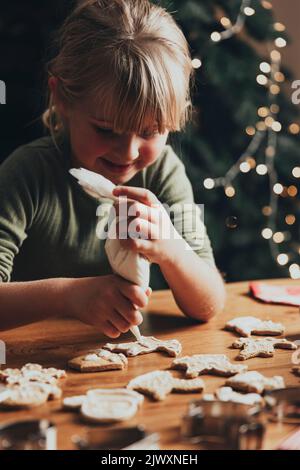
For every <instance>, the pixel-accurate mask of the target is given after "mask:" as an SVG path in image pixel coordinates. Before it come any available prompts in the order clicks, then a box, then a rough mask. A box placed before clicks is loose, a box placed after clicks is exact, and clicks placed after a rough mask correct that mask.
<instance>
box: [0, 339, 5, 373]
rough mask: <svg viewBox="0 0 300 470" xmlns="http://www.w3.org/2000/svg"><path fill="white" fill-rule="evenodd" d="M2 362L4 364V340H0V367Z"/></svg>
mask: <svg viewBox="0 0 300 470" xmlns="http://www.w3.org/2000/svg"><path fill="white" fill-rule="evenodd" d="M2 364H6V346H5V343H4V341H1V340H0V367H1V365H2Z"/></svg>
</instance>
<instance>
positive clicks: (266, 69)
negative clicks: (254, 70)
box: [259, 62, 271, 73]
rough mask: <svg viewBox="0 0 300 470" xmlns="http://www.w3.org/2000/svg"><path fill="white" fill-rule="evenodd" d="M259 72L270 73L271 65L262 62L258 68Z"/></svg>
mask: <svg viewBox="0 0 300 470" xmlns="http://www.w3.org/2000/svg"><path fill="white" fill-rule="evenodd" d="M259 68H260V70H261V71H262V72H263V73H270V72H271V65H270V64H268V62H262V63H261V64H260V66H259Z"/></svg>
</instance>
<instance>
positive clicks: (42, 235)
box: [0, 0, 225, 338]
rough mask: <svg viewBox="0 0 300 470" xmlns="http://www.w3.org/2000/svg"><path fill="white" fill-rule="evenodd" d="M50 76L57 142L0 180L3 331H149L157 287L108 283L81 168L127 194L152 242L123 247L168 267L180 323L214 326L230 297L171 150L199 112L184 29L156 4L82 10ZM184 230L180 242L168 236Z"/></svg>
mask: <svg viewBox="0 0 300 470" xmlns="http://www.w3.org/2000/svg"><path fill="white" fill-rule="evenodd" d="M48 73H49V89H50V102H49V109H48V110H47V112H46V113H45V115H44V122H45V123H46V124H47V126H48V128H49V129H50V133H51V136H49V137H43V138H41V139H39V140H36V141H34V142H32V143H30V144H27V145H24V146H22V147H20V148H18V149H17V150H16V151H15V152H14V153H13V154H12V155H11V156H10V157H9V158H8V159H7V160H6V161H5V162H4V164H3V165H2V166H1V168H0V279H1V281H2V282H1V284H0V328H1V329H6V328H12V327H15V326H18V325H21V324H26V323H29V322H33V321H37V320H41V319H44V318H46V317H50V316H54V315H56V316H60V315H66V314H68V315H72V316H74V317H76V318H79V319H80V320H82V321H84V322H86V323H89V324H92V325H95V326H96V327H97V328H98V329H99V330H100V331H102V332H104V333H105V334H106V335H107V336H110V337H112V338H117V337H118V336H119V335H120V334H121V333H123V332H127V331H128V330H129V328H130V327H132V326H134V325H139V324H140V323H141V322H142V317H141V315H140V313H139V312H138V308H144V307H146V305H147V302H148V300H149V295H150V293H151V289H149V290H148V291H147V292H146V293H145V292H144V291H143V290H142V289H141V288H140V287H138V286H136V285H134V284H132V283H130V282H127V281H125V280H124V279H122V278H121V277H119V276H117V275H115V274H113V273H112V271H111V269H110V266H109V263H108V260H107V257H106V255H105V250H104V241H103V240H99V239H98V238H97V236H96V225H97V219H96V211H97V207H98V206H99V201H97V200H95V199H93V198H92V197H91V196H89V195H88V194H86V193H85V192H84V191H83V189H82V188H81V187H80V186H79V185H78V184H77V182H76V181H75V180H74V179H73V178H72V176H71V175H70V174H69V169H70V168H72V167H83V168H86V169H88V170H91V171H94V172H96V173H99V174H101V175H103V176H105V177H106V178H108V179H109V180H111V181H112V182H113V183H115V184H116V185H118V188H117V189H116V190H115V195H116V196H127V198H129V200H130V201H131V202H132V204H134V205H135V209H136V212H135V214H136V217H135V219H137V220H136V222H137V224H138V228H139V230H140V232H141V234H143V235H144V234H149V233H151V234H152V236H151V237H148V239H147V237H144V238H143V237H142V239H132V238H130V237H128V238H127V239H124V240H122V244H123V245H124V246H125V247H127V248H128V249H130V250H135V251H136V252H138V253H140V254H143V255H145V256H146V257H147V258H148V259H149V260H150V262H152V263H157V264H158V265H159V267H160V269H161V272H162V273H163V275H164V277H165V279H166V281H167V283H168V285H169V286H170V289H171V290H172V292H173V295H174V298H175V300H176V302H177V304H178V306H179V307H180V308H181V310H182V311H183V313H185V314H186V315H189V316H190V317H193V318H195V319H198V320H201V321H207V320H208V319H209V318H210V317H212V316H213V315H214V314H215V313H216V312H218V311H220V310H221V309H222V308H223V305H224V297H225V295H224V286H223V282H222V279H221V276H220V274H219V273H218V271H217V269H216V266H215V263H214V258H213V254H212V250H211V246H210V242H209V239H208V237H207V234H206V230H205V227H204V226H203V223H202V221H201V218H200V211H199V210H197V209H198V207H197V206H196V205H195V203H194V200H193V192H192V188H191V184H190V182H189V180H188V178H187V176H186V173H185V168H184V165H183V164H182V162H181V161H180V160H179V158H178V157H177V156H176V155H175V153H174V152H173V150H172V148H171V147H170V146H168V145H167V139H168V135H169V133H170V132H172V131H179V130H181V129H183V127H184V125H185V124H186V122H187V121H188V119H189V116H190V111H191V104H190V95H189V87H190V79H191V75H192V64H191V57H190V54H189V49H188V45H187V42H186V40H185V38H184V36H183V34H182V32H181V30H180V29H179V27H178V26H177V25H176V23H175V21H174V20H173V18H172V17H171V16H170V15H169V14H168V13H167V12H166V11H165V10H164V9H162V8H161V7H158V6H155V5H153V4H151V3H150V2H149V1H148V0H98V1H96V0H84V1H81V2H80V3H79V5H78V6H77V7H76V8H75V10H74V11H73V12H72V13H71V15H70V16H69V17H68V18H67V19H66V21H65V22H64V24H63V26H62V28H61V32H60V36H59V41H58V54H57V56H56V57H55V58H54V59H53V60H52V61H51V62H50V63H49V64H48ZM119 200H120V202H121V201H122V200H124V198H123V199H122V198H120V199H119ZM162 204H167V205H168V206H169V207H174V208H175V209H174V211H173V213H172V215H170V216H169V215H168V213H167V212H166V211H162V209H161V207H162ZM116 206H118V204H117V205H116ZM181 206H184V207H185V210H184V211H182V210H181V209H180V207H181ZM195 214H196V217H195ZM131 219H132V218H131ZM128 220H130V218H129V219H128ZM178 222H180V223H178ZM182 222H183V223H182ZM195 222H196V223H195ZM180 224H181V233H180V234H179V235H180V236H179V237H177V238H176V237H173V236H172V237H170V238H169V239H168V238H166V237H164V236H162V234H163V233H165V231H166V229H169V233H171V234H173V235H174V234H175V233H176V234H177V235H178V233H179V232H177V230H176V227H177V226H179V225H180ZM175 238H176V239H175ZM187 248H190V249H187Z"/></svg>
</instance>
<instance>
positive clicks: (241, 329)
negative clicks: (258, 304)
mask: <svg viewBox="0 0 300 470" xmlns="http://www.w3.org/2000/svg"><path fill="white" fill-rule="evenodd" d="M225 329H226V330H229V331H235V332H236V333H238V334H240V335H241V336H244V337H248V336H251V334H252V335H261V336H266V335H269V336H277V335H282V334H283V333H284V330H285V328H284V326H283V325H282V324H281V323H274V322H272V321H271V320H260V318H256V317H250V316H248V317H237V318H233V319H232V320H230V321H228V322H227V323H226V325H225Z"/></svg>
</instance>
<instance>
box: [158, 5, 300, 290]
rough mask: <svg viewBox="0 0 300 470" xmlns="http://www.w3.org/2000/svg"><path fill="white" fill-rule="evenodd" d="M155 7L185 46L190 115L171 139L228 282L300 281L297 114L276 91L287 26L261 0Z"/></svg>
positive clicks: (284, 74) (282, 79)
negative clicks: (168, 16)
mask: <svg viewBox="0 0 300 470" xmlns="http://www.w3.org/2000/svg"><path fill="white" fill-rule="evenodd" d="M156 3H159V4H160V5H161V6H163V7H165V8H166V9H167V10H168V11H170V12H173V14H174V16H175V18H176V20H177V22H178V23H179V25H180V26H181V27H182V29H183V31H184V33H185V35H186V37H187V39H188V41H189V44H190V47H191V52H192V56H193V64H194V68H195V75H196V85H195V87H194V96H193V103H194V107H195V113H194V119H193V123H192V124H191V125H190V126H189V127H188V128H187V131H186V133H185V134H182V135H180V136H176V139H175V142H174V144H175V146H176V143H177V151H178V150H179V154H180V156H181V157H182V158H183V160H184V163H185V165H186V168H187V173H188V175H189V177H190V179H191V180H192V183H193V187H194V192H195V198H196V202H197V203H204V204H205V222H206V225H207V228H208V232H209V235H210V237H211V240H212V243H213V247H214V250H215V255H216V259H217V263H218V266H219V268H220V269H221V271H222V272H223V273H224V274H225V278H226V279H227V280H229V281H233V280H241V279H250V278H252V279H256V278H270V277H283V276H288V275H291V277H294V278H298V277H300V270H299V266H298V262H299V246H300V245H299V243H298V238H299V237H298V226H297V214H298V212H299V202H298V200H297V198H296V196H297V192H298V188H299V185H298V180H297V178H299V175H300V169H299V168H298V165H300V164H299V162H300V146H299V124H298V123H297V122H299V110H298V109H297V107H296V106H295V105H293V104H292V103H291V101H290V100H289V98H288V97H287V96H286V95H285V94H284V92H283V89H282V88H284V86H286V83H287V81H288V80H290V79H291V77H290V75H289V72H288V71H287V70H282V69H281V66H280V64H281V53H282V52H283V51H284V47H285V45H286V43H287V40H288V37H287V32H286V31H285V26H284V25H283V24H282V23H278V22H276V21H275V20H274V16H273V11H272V3H271V2H269V1H264V0H263V1H260V0H253V1H251V0H243V1H241V0H230V1H228V0H195V1H193V0H189V1H185V2H182V1H181V0H166V1H164V0H160V1H159V2H156ZM225 175H226V177H225V178H224V176H225Z"/></svg>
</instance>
